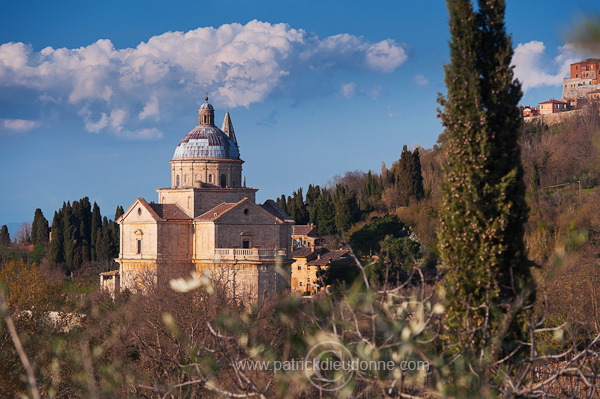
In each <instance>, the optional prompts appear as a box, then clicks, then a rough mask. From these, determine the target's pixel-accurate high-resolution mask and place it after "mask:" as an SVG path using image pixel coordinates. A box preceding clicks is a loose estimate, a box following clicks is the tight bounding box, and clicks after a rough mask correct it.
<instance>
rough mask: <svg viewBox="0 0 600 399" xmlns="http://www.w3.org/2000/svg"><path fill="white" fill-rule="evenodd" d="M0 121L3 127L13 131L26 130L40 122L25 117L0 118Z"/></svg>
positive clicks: (38, 124) (33, 127)
mask: <svg viewBox="0 0 600 399" xmlns="http://www.w3.org/2000/svg"><path fill="white" fill-rule="evenodd" d="M0 121H2V126H3V127H4V129H6V130H11V131H14V132H27V131H29V130H31V129H35V128H36V127H38V126H40V122H38V121H31V120H26V119H0Z"/></svg>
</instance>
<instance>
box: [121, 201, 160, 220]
mask: <svg viewBox="0 0 600 399" xmlns="http://www.w3.org/2000/svg"><path fill="white" fill-rule="evenodd" d="M137 200H138V201H139V202H140V204H141V205H142V206H143V207H144V208H146V210H147V211H148V212H150V216H152V219H154V220H156V221H158V220H161V219H162V218H161V217H160V216H158V213H156V211H155V210H154V208H152V207H151V206H150V204H148V203H147V202H146V200H145V199H143V198H138V199H137ZM133 204H134V205H135V202H134V203H133ZM132 206H133V205H132ZM129 209H131V207H130V208H129ZM126 213H127V212H126ZM123 215H125V214H123Z"/></svg>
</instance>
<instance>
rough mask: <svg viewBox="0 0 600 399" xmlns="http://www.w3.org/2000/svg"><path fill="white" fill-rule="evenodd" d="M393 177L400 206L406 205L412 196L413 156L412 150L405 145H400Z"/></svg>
mask: <svg viewBox="0 0 600 399" xmlns="http://www.w3.org/2000/svg"><path fill="white" fill-rule="evenodd" d="M394 169H395V179H396V187H397V189H398V194H399V197H400V206H408V204H409V202H410V199H411V197H412V196H413V192H412V191H413V190H412V188H413V181H412V179H413V175H414V173H413V157H412V152H410V151H409V150H408V147H407V146H406V145H405V146H404V147H402V154H400V160H399V161H398V163H397V164H396V167H395V168H394Z"/></svg>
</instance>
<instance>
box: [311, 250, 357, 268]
mask: <svg viewBox="0 0 600 399" xmlns="http://www.w3.org/2000/svg"><path fill="white" fill-rule="evenodd" d="M333 263H336V264H347V265H354V264H355V263H356V262H355V261H354V259H353V258H352V256H350V252H349V251H344V250H335V251H329V252H327V253H324V254H322V255H321V259H315V260H312V261H310V262H307V264H308V265H311V266H312V265H314V266H327V265H330V264H333Z"/></svg>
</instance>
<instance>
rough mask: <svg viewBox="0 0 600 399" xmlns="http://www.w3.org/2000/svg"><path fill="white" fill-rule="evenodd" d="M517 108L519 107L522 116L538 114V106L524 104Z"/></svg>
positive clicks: (527, 116)
mask: <svg viewBox="0 0 600 399" xmlns="http://www.w3.org/2000/svg"><path fill="white" fill-rule="evenodd" d="M519 108H520V109H521V116H523V118H531V117H534V116H538V115H539V114H540V108H539V107H531V106H529V105H525V106H523V107H519Z"/></svg>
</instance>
